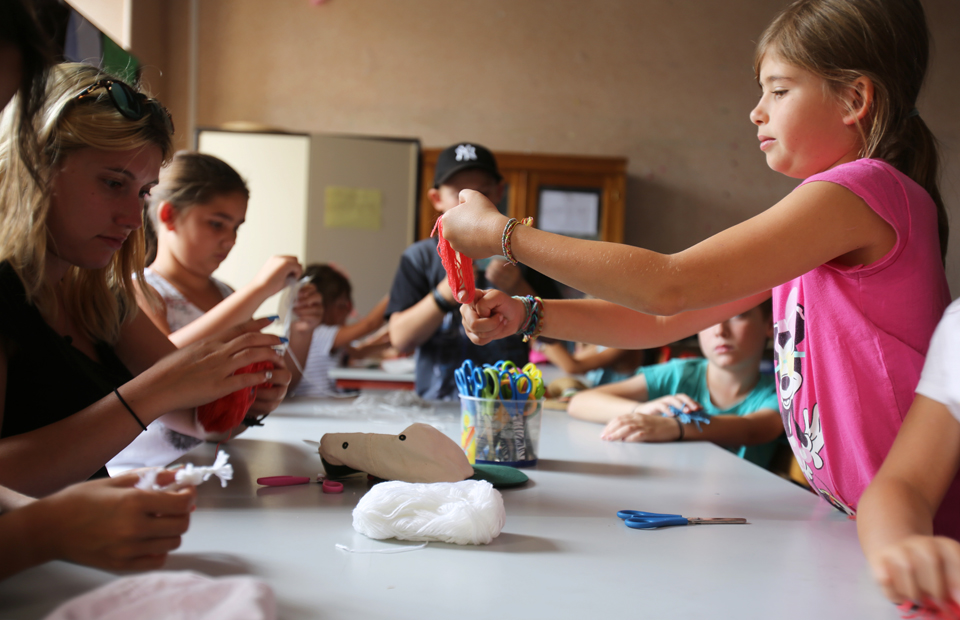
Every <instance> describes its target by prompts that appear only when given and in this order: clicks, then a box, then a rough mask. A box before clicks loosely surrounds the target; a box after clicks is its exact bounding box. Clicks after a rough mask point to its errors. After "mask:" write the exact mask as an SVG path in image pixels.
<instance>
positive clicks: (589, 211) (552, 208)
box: [537, 186, 602, 239]
mask: <svg viewBox="0 0 960 620" xmlns="http://www.w3.org/2000/svg"><path fill="white" fill-rule="evenodd" d="M601 194H602V190H601V189H579V188H570V187H549V186H540V207H539V209H538V215H539V217H538V218H537V228H539V229H540V230H545V231H547V232H552V233H557V234H559V235H567V236H568V237H579V238H581V239H599V234H600V196H601Z"/></svg>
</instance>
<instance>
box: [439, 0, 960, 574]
mask: <svg viewBox="0 0 960 620" xmlns="http://www.w3.org/2000/svg"><path fill="white" fill-rule="evenodd" d="M928 37H929V34H928V31H927V26H926V19H925V16H924V12H923V7H922V6H921V4H920V2H919V0H882V1H881V0H796V1H795V2H793V3H792V4H791V5H789V6H788V7H787V8H786V9H784V10H783V11H782V12H781V13H780V15H778V16H777V17H776V18H775V19H774V21H773V23H772V24H771V25H770V26H769V27H768V28H767V30H766V31H765V32H764V34H763V36H762V37H761V39H760V42H759V44H758V46H757V52H756V57H755V70H756V76H757V81H758V83H759V85H760V89H761V96H760V101H759V103H758V104H757V105H756V107H755V108H754V109H753V110H752V111H751V113H750V120H751V121H752V122H753V123H754V125H755V126H756V128H757V138H758V141H759V147H760V150H761V151H762V152H763V153H764V155H765V157H766V160H767V164H768V165H769V166H770V168H772V169H773V170H775V171H777V172H780V173H782V174H785V175H787V176H789V177H793V178H797V179H803V180H804V182H803V183H802V184H801V185H800V186H799V187H798V188H797V189H795V190H794V191H793V192H791V193H790V194H789V195H788V196H786V197H785V198H784V199H783V200H781V201H780V202H779V203H777V204H776V205H774V206H772V207H770V208H769V209H767V210H766V211H765V212H763V213H761V214H760V215H757V216H756V217H753V218H751V219H749V220H747V221H745V222H743V223H741V224H739V225H737V226H734V227H732V228H730V229H728V230H725V231H723V232H721V233H718V234H716V235H714V236H713V237H711V238H709V239H707V240H705V241H703V242H701V243H699V244H697V245H695V246H693V247H691V248H689V249H687V250H684V251H682V252H679V253H676V254H672V255H664V254H659V253H656V252H652V251H649V250H645V249H642V248H636V247H629V246H624V245H617V244H610V243H598V242H592V241H586V240H579V239H570V238H565V237H561V236H558V235H552V234H550V233H546V232H543V231H539V230H536V229H534V228H530V227H526V226H515V223H514V222H511V221H509V220H507V218H506V217H504V216H502V215H501V214H500V213H499V212H498V211H497V209H496V207H495V206H494V205H492V204H491V203H490V202H489V201H488V200H486V199H485V198H484V197H483V196H482V195H480V194H478V193H476V192H469V191H464V192H461V194H460V201H461V204H460V205H459V206H458V207H456V208H454V209H451V210H450V211H448V212H447V213H446V214H445V215H444V216H443V232H444V237H445V238H446V239H447V241H449V243H450V244H451V245H452V246H453V248H454V249H455V250H457V251H459V252H461V253H463V254H465V255H467V256H469V257H471V258H481V257H486V256H490V255H492V254H501V253H503V254H504V255H505V256H507V257H508V258H510V259H512V258H516V259H517V260H519V261H521V262H523V263H526V264H527V265H529V266H531V267H533V268H534V269H536V270H538V271H540V272H542V273H544V274H545V275H547V276H549V277H552V278H554V279H557V280H560V281H562V282H564V283H565V284H568V285H570V286H572V287H573V288H575V289H578V290H580V291H583V292H585V293H589V294H591V295H593V296H594V297H597V298H598V299H595V300H576V301H553V300H550V301H545V302H540V301H538V300H523V299H518V298H510V297H507V296H506V295H504V294H502V293H498V292H496V291H486V292H482V291H481V292H480V293H479V294H478V295H477V297H476V298H475V301H474V303H472V304H469V305H464V306H462V308H461V312H462V313H463V315H464V325H465V327H466V328H467V330H468V332H469V333H470V335H471V339H473V340H474V341H475V342H477V343H480V344H483V343H485V342H488V341H490V340H492V339H495V338H501V337H503V336H506V335H508V334H513V333H515V332H518V331H520V332H522V333H529V334H530V335H533V336H535V335H539V334H540V333H542V334H543V335H545V336H550V337H554V338H559V339H564V340H579V341H583V342H590V343H595V344H600V345H605V346H615V347H620V348H648V347H651V346H658V345H661V344H665V343H668V342H671V341H673V340H676V339H678V338H680V337H684V336H687V335H689V334H691V333H694V332H696V331H698V330H700V329H703V328H704V327H706V326H708V325H711V324H714V323H717V322H718V321H722V320H724V319H726V318H728V317H730V316H732V315H734V314H737V313H738V312H741V311H743V310H745V309H747V308H750V307H752V306H754V305H756V304H757V303H759V301H761V300H762V299H763V298H765V297H766V296H768V295H770V294H771V291H772V295H773V302H774V317H773V318H774V327H775V338H776V342H775V350H776V360H775V363H776V375H777V377H776V378H777V380H778V390H779V396H780V409H781V415H782V418H783V423H784V428H785V430H786V434H787V437H788V439H789V441H790V444H791V446H792V447H793V450H794V453H795V455H796V457H797V461H798V462H799V463H800V465H801V468H802V469H803V471H804V473H805V475H806V476H807V479H808V480H809V482H810V485H811V487H812V488H813V489H814V490H815V491H816V492H817V493H818V494H819V495H820V496H821V497H823V498H824V499H825V500H826V501H828V502H830V503H831V504H832V505H834V506H835V507H837V508H838V509H839V510H841V511H843V512H844V513H847V514H849V515H855V514H856V512H857V507H858V503H859V501H860V496H861V494H862V493H863V491H864V489H865V488H866V487H867V485H868V484H869V483H870V481H871V480H872V479H873V477H874V475H875V474H876V473H877V471H878V469H879V468H880V465H881V463H882V462H883V460H884V458H885V457H886V455H887V452H888V451H889V450H890V447H891V445H893V442H894V438H895V437H896V436H897V434H898V432H899V429H900V426H901V424H902V423H903V420H904V418H905V417H906V415H907V411H908V410H909V408H910V405H911V403H912V401H913V398H914V389H915V388H916V386H917V381H918V380H919V377H920V370H921V368H922V366H923V360H924V356H925V355H926V352H927V347H928V343H929V340H930V336H931V334H932V333H933V330H934V328H935V327H936V324H937V321H938V319H939V317H940V316H941V314H942V313H943V310H944V309H945V308H946V306H947V303H948V302H949V299H950V296H949V291H948V288H947V283H946V278H945V275H944V270H943V259H944V252H945V249H946V240H947V222H946V215H945V210H944V206H943V201H942V200H941V198H940V192H939V190H938V188H937V182H936V179H937V163H936V162H937V153H936V146H935V142H934V139H933V136H932V134H931V133H930V131H929V129H928V128H927V126H926V124H925V123H924V121H923V119H922V116H921V115H920V114H919V113H918V111H917V109H916V107H915V106H916V101H917V96H918V94H919V91H920V87H921V85H922V83H923V79H924V75H925V72H926V66H927V60H928V56H929V41H928ZM603 300H606V301H603ZM677 437H678V439H682V440H684V441H687V440H691V439H696V438H697V433H696V431H695V429H691V430H687V429H685V432H683V433H681V432H680V431H679V429H678V433H677ZM953 449H954V451H955V452H956V451H958V450H960V443H958V445H957V446H955V447H953ZM923 456H925V457H928V456H929V455H928V454H924V455H923ZM955 473H956V471H955V469H954V470H953V471H950V472H949V473H948V474H946V475H944V476H941V477H942V478H943V479H944V480H943V487H944V488H943V489H942V492H941V494H940V495H941V496H942V497H943V502H942V504H940V506H939V512H937V507H936V506H933V507H932V509H931V510H930V511H929V514H928V516H927V519H929V520H930V521H931V523H930V524H929V528H928V529H932V530H933V531H936V532H938V533H942V534H946V535H948V536H951V537H953V538H958V537H960V519H958V516H960V485H956V484H954V483H953V480H954V477H955ZM937 499H938V500H939V498H937ZM934 512H937V514H936V517H935V518H934V517H933V513H934ZM957 558H958V562H957V564H958V567H960V554H958V556H957ZM957 572H958V574H960V568H958V571H957ZM958 591H960V589H958Z"/></svg>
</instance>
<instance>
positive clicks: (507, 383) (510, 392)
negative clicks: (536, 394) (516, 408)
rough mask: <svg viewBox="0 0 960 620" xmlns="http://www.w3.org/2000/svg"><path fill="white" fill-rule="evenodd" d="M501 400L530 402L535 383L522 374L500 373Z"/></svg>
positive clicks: (507, 371)
mask: <svg viewBox="0 0 960 620" xmlns="http://www.w3.org/2000/svg"><path fill="white" fill-rule="evenodd" d="M514 368H516V367H514ZM499 376H500V381H499V384H500V399H501V400H528V399H529V398H530V392H531V391H533V381H531V380H530V377H528V376H527V375H525V374H523V373H522V372H511V371H509V370H501V371H500V375H499Z"/></svg>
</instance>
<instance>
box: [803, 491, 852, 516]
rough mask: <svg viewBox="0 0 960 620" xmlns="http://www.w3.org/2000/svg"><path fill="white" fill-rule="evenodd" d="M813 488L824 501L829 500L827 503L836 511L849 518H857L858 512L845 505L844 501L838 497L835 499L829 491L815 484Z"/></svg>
mask: <svg viewBox="0 0 960 620" xmlns="http://www.w3.org/2000/svg"><path fill="white" fill-rule="evenodd" d="M813 488H815V489H816V490H817V493H819V494H820V497H822V498H823V499H825V500H827V501H828V502H829V503H830V505H831V506H833V507H834V508H836V509H837V510H839V511H840V512H842V513H844V514H845V515H847V516H849V517H855V516H857V511H856V510H854V509H853V508H851V507H849V506H847V505H846V504H844V503H843V502H842V501H840V500H839V499H837V498H836V497H834V496H833V493H831V492H830V491H828V490H827V489H824V488H823V487H820V486H817V485H816V484H814V487H813Z"/></svg>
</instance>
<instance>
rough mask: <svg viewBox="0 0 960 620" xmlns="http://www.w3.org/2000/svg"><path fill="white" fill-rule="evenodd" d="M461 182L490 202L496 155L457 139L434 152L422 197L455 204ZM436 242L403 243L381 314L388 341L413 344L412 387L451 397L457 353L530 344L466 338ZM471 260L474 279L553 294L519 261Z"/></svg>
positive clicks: (499, 192)
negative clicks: (429, 185)
mask: <svg viewBox="0 0 960 620" xmlns="http://www.w3.org/2000/svg"><path fill="white" fill-rule="evenodd" d="M463 189H470V190H476V191H477V192H480V193H482V194H483V195H484V196H486V197H487V198H489V199H490V200H492V201H493V202H494V204H496V203H499V202H500V199H501V198H502V197H503V191H504V185H503V177H502V176H501V174H500V170H499V168H497V160H496V158H495V157H494V156H493V153H491V152H490V151H489V150H488V149H487V148H485V147H483V146H481V145H479V144H476V143H469V142H461V143H459V144H454V145H452V146H449V147H447V148H446V149H444V150H443V151H442V152H441V153H440V155H439V156H438V157H437V168H436V171H435V173H434V177H433V187H432V188H431V189H430V190H428V191H427V198H428V199H429V200H430V203H431V204H432V205H433V208H434V209H436V211H437V212H438V213H441V214H442V213H445V212H446V211H447V210H449V209H452V208H454V207H456V206H457V204H458V198H457V196H458V195H459V194H460V191H461V190H463ZM437 243H438V239H437V237H435V236H434V237H430V238H428V239H421V240H420V241H417V242H416V243H414V244H413V245H411V246H410V247H408V248H407V249H406V250H404V252H403V256H401V257H400V264H399V265H398V266H397V271H396V274H395V275H394V278H393V285H392V286H391V288H390V304H389V305H388V306H387V315H388V316H387V320H388V321H389V326H390V342H391V343H392V344H393V346H394V347H396V348H397V349H398V350H399V351H401V352H404V353H409V352H412V351H416V385H415V388H416V391H417V395H418V396H421V397H423V398H427V399H433V400H443V399H451V398H456V395H457V386H456V382H455V381H454V376H453V373H454V371H455V370H456V369H457V368H458V367H459V366H460V365H461V364H462V363H463V362H464V360H467V359H470V360H473V361H474V362H476V363H478V364H483V363H489V364H493V363H495V362H497V361H499V360H513V361H515V362H517V363H520V362H521V361H522V362H526V360H527V358H528V357H529V354H530V348H529V346H528V345H527V344H526V343H525V342H524V341H523V339H522V338H519V337H516V338H513V337H510V338H505V339H504V340H503V341H502V342H498V343H496V344H495V345H494V346H490V347H482V348H481V347H477V346H474V345H473V344H472V343H471V342H470V339H469V338H468V337H467V334H466V333H465V332H464V331H463V327H462V325H461V319H460V313H459V308H458V302H457V301H456V300H455V299H454V294H453V292H451V290H450V285H449V284H448V280H447V273H446V271H444V269H443V263H442V262H441V261H440V256H439V255H438V254H437ZM479 267H480V265H479V263H477V264H474V269H475V274H474V275H475V278H476V282H477V286H487V285H489V286H492V287H496V288H498V289H500V290H503V291H507V292H509V293H510V294H511V295H528V294H535V295H539V296H541V297H559V296H560V292H559V290H557V287H556V283H554V282H553V281H552V280H549V279H548V278H544V277H543V276H542V275H541V274H539V273H537V272H535V271H534V270H532V269H529V268H528V267H526V266H522V265H521V266H519V267H518V266H517V265H513V264H510V263H508V262H506V261H502V260H491V261H489V264H488V265H487V266H486V268H485V269H484V270H482V271H480V270H479ZM485 282H486V283H487V284H485ZM521 365H522V364H521Z"/></svg>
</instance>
